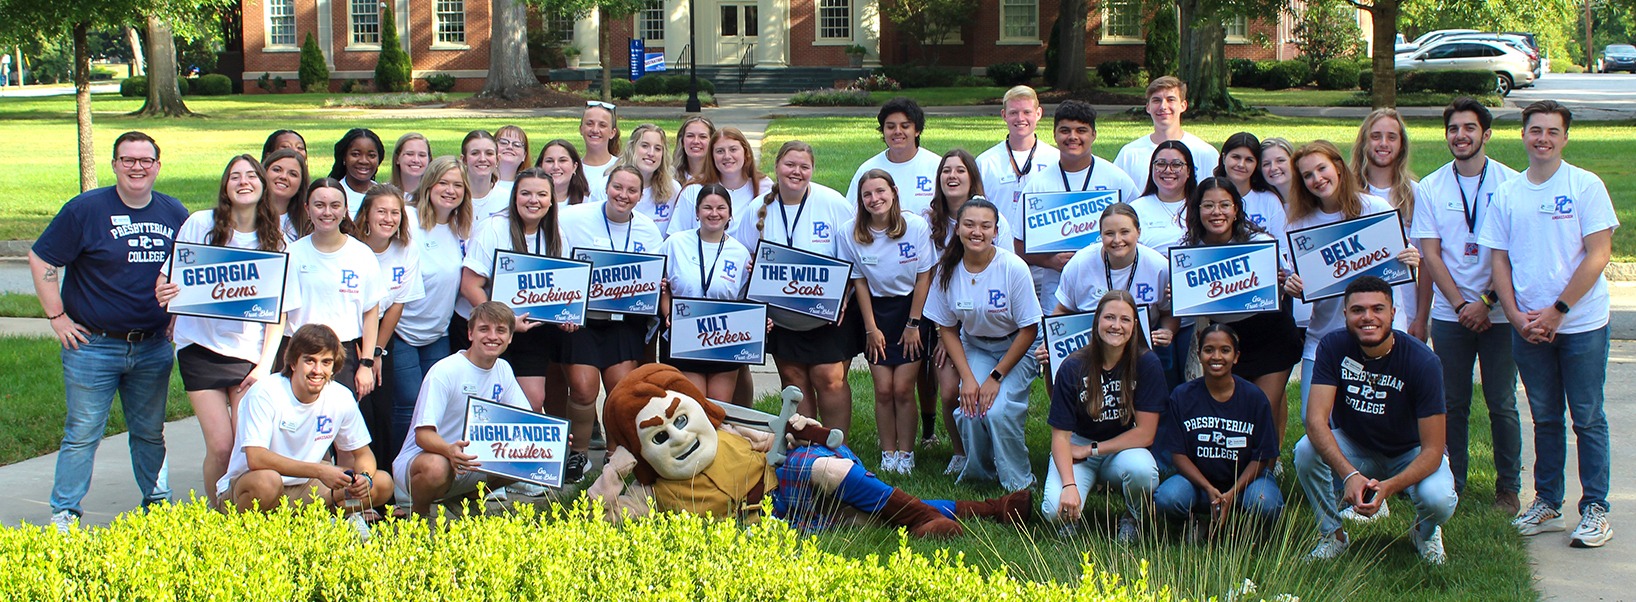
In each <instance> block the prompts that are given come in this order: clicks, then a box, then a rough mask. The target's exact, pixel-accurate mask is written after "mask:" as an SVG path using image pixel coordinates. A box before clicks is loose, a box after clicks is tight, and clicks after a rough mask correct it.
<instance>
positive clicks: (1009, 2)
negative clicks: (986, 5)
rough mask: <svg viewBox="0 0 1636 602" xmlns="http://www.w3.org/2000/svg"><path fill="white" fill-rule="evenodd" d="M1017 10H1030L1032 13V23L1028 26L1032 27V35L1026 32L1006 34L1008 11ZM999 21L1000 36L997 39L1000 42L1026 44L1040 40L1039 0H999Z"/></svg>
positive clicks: (1036, 42)
mask: <svg viewBox="0 0 1636 602" xmlns="http://www.w3.org/2000/svg"><path fill="white" fill-rule="evenodd" d="M1017 10H1028V11H1030V12H1031V13H1032V18H1033V23H1032V24H1031V25H1030V27H1031V28H1033V30H1034V33H1033V34H1032V35H1028V34H1023V35H1008V32H1007V31H1006V22H1007V20H1008V19H1009V17H1010V15H1009V14H1008V13H1009V12H1011V11H1017ZM999 21H1000V38H999V39H1000V41H1001V42H1012V43H1024V44H1028V43H1033V44H1038V43H1039V41H1040V3H1039V0H1000V19H999Z"/></svg>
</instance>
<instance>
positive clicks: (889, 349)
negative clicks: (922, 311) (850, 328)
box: [863, 296, 927, 366]
mask: <svg viewBox="0 0 1636 602" xmlns="http://www.w3.org/2000/svg"><path fill="white" fill-rule="evenodd" d="M913 301H914V297H912V296H903V297H870V298H869V306H870V308H871V309H873V310H874V314H875V328H879V329H880V331H881V334H882V335H883V336H885V337H886V358H885V359H883V360H881V361H878V362H877V361H870V362H869V363H870V365H873V366H902V365H904V364H907V363H909V362H918V361H921V360H923V359H925V358H926V355H925V351H926V349H927V347H926V340H925V338H924V337H922V338H921V350H920V353H917V354H916V355H915V359H912V360H911V359H909V358H908V357H907V356H906V355H904V353H903V332H904V331H905V330H906V329H908V327H909V309H910V306H911V305H913V304H914V303H913ZM922 324H925V323H924V322H922ZM921 334H925V333H924V331H922V333H921ZM863 340H864V347H865V350H866V351H867V349H868V346H869V335H867V334H865V335H864V339H863ZM865 355H866V357H867V354H865Z"/></svg>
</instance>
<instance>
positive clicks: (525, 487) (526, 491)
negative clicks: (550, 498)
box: [506, 481, 545, 497]
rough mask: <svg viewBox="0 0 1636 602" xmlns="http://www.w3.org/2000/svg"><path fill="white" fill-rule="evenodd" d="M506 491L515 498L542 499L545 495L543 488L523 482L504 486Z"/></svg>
mask: <svg viewBox="0 0 1636 602" xmlns="http://www.w3.org/2000/svg"><path fill="white" fill-rule="evenodd" d="M506 491H507V492H508V493H509V494H511V495H515V496H517V497H542V496H544V495H545V487H542V486H539V485H535V484H533V483H529V482H525V481H519V482H516V483H512V484H510V485H506Z"/></svg>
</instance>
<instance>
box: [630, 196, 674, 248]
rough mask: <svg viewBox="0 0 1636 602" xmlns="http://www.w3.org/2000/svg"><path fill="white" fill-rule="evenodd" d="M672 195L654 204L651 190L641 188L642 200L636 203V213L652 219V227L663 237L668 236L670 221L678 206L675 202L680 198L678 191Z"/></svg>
mask: <svg viewBox="0 0 1636 602" xmlns="http://www.w3.org/2000/svg"><path fill="white" fill-rule="evenodd" d="M672 194H673V195H674V196H672V197H670V198H668V199H664V202H662V203H655V202H654V201H653V188H651V187H648V186H643V187H642V200H640V201H637V202H636V212H637V213H640V214H642V215H646V216H648V218H650V219H652V220H653V225H655V226H658V227H659V233H660V234H663V235H665V236H669V235H670V220H671V218H672V217H673V216H675V214H676V207H677V205H679V203H677V202H676V200H677V199H679V198H681V191H680V190H677V191H676V192H674V193H672Z"/></svg>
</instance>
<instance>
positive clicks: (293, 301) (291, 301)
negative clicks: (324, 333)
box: [172, 209, 301, 362]
mask: <svg viewBox="0 0 1636 602" xmlns="http://www.w3.org/2000/svg"><path fill="white" fill-rule="evenodd" d="M215 225H216V210H215V209H205V210H202V211H197V212H195V213H194V214H193V215H190V216H188V218H187V221H186V222H183V223H182V229H180V230H177V231H176V241H177V242H191V243H199V244H209V243H210V229H211V228H212V227H213V226H215ZM227 246H229V247H232V248H235V249H251V250H256V249H259V248H260V241H259V239H258V238H257V237H256V233H254V232H233V235H232V236H230V237H228V239H227ZM299 305H301V284H300V282H298V281H297V280H296V279H295V270H287V271H286V272H285V274H284V311H286V312H288V311H290V310H293V309H295V308H296V307H297V306H299ZM266 331H267V326H266V325H265V324H262V323H260V322H241V321H239V320H217V319H213V318H196V317H193V316H176V325H175V327H174V330H173V332H172V335H173V336H174V337H175V339H176V348H177V349H181V348H183V347H186V346H188V345H203V346H204V348H205V349H209V350H211V351H214V352H216V353H220V354H222V355H225V356H227V357H231V358H237V359H241V360H244V361H247V362H260V361H261V344H262V341H263V340H264V339H263V337H265V336H266Z"/></svg>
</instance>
